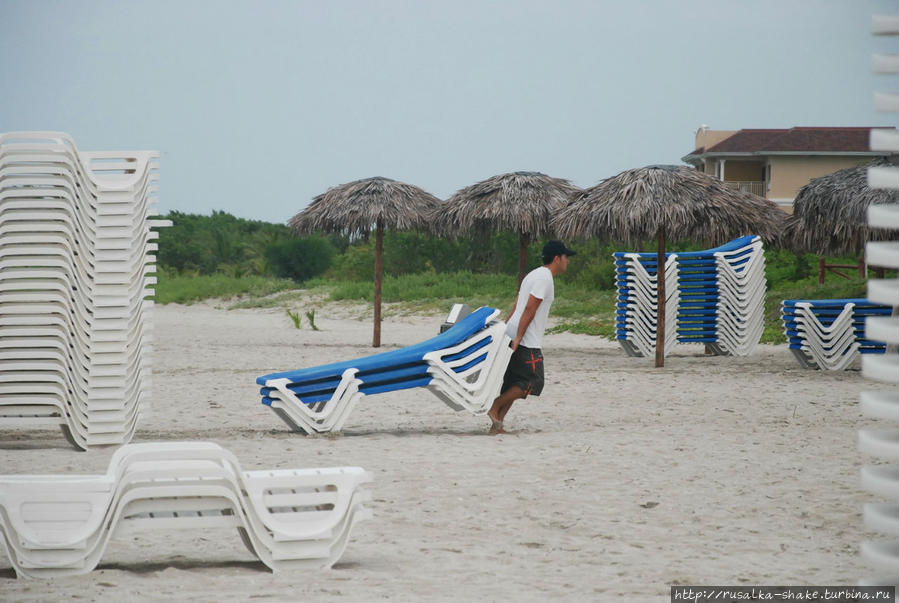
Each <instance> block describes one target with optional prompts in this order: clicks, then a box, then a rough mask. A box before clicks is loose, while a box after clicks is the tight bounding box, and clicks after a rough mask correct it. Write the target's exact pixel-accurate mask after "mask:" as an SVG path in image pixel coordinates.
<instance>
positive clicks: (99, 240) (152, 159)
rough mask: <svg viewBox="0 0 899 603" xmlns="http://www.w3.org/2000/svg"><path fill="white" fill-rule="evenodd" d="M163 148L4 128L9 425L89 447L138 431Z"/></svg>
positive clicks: (2, 268)
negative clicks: (84, 146) (45, 430)
mask: <svg viewBox="0 0 899 603" xmlns="http://www.w3.org/2000/svg"><path fill="white" fill-rule="evenodd" d="M158 156H159V154H158V153H156V152H151V151H138V152H93V153H85V152H79V151H78V149H77V148H76V146H75V143H74V141H73V140H72V139H71V138H70V137H69V136H68V135H66V134H63V133H59V132H11V133H6V134H0V428H9V427H16V428H35V427H47V426H50V425H54V426H55V425H61V426H62V428H63V432H64V433H65V434H66V437H67V438H68V439H69V440H70V441H71V442H72V443H73V444H75V445H76V446H78V447H80V448H88V447H89V446H95V445H117V444H123V443H125V442H128V441H129V440H130V439H131V437H132V436H133V434H134V430H135V426H136V423H137V421H138V417H139V415H140V409H141V404H142V402H143V401H144V400H145V399H146V398H147V397H148V395H149V388H150V384H151V383H150V381H151V380H150V373H151V366H150V355H151V350H152V348H151V343H152V333H151V324H152V323H151V320H150V310H151V307H152V304H153V302H152V301H148V300H145V299H144V298H145V297H147V296H149V295H152V294H153V290H152V286H153V285H154V284H155V283H156V278H155V276H153V273H154V272H155V270H156V268H155V264H154V262H155V256H153V255H152V252H153V251H155V250H156V248H157V246H156V243H154V242H153V241H154V240H155V239H156V238H157V237H158V233H156V232H154V231H152V230H151V228H153V227H159V226H168V225H170V224H171V223H170V222H168V221H163V220H152V219H150V217H151V216H153V215H155V211H154V209H153V208H154V205H155V203H156V201H157V198H156V196H155V194H156V191H157V185H156V183H157V180H158V164H157V158H158Z"/></svg>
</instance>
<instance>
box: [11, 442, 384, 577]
mask: <svg viewBox="0 0 899 603" xmlns="http://www.w3.org/2000/svg"><path fill="white" fill-rule="evenodd" d="M369 481H371V475H370V474H369V473H367V472H365V471H363V470H362V469H360V468H358V467H337V468H326V469H277V470H272V471H249V472H244V471H242V470H241V468H240V465H239V463H238V462H237V460H236V459H235V458H234V456H233V455H232V454H231V453H229V452H228V451H227V450H224V449H222V448H220V447H219V446H217V445H215V444H211V443H206V442H164V443H147V444H131V445H126V446H123V447H122V448H120V449H119V450H118V451H116V453H115V454H114V455H113V458H112V459H111V460H110V463H109V468H108V469H107V472H106V473H105V474H104V475H96V476H74V475H64V476H55V475H44V476H0V540H2V541H3V544H4V547H5V549H6V551H7V554H8V555H9V557H10V560H11V561H12V564H13V567H14V569H15V571H16V573H17V575H18V576H20V577H31V578H49V577H56V576H65V575H76V574H84V573H87V572H90V571H91V570H92V569H93V568H94V567H96V565H97V563H99V561H100V560H101V558H102V557H103V555H104V554H105V551H106V547H107V545H108V543H109V541H110V540H111V539H112V538H120V537H122V536H124V535H130V534H140V533H142V532H144V531H146V530H153V531H155V530H160V529H175V530H195V529H205V528H209V527H232V528H237V530H238V532H239V534H240V535H241V539H242V540H243V542H244V544H246V545H247V547H248V548H249V550H250V551H252V552H254V553H255V554H256V555H257V557H258V558H259V559H260V560H261V561H262V562H263V563H264V564H265V565H266V566H268V567H269V568H270V569H272V570H273V571H280V570H290V569H296V568H310V569H312V568H324V567H330V566H331V565H333V564H334V563H335V562H336V561H337V560H338V559H339V558H340V556H341V555H342V554H343V552H344V550H345V548H346V546H347V543H348V541H349V535H350V532H351V530H352V527H353V526H354V525H355V524H356V523H358V522H359V521H362V520H364V519H368V518H370V517H371V512H370V510H369V509H368V508H367V507H366V506H365V503H366V502H368V501H369V500H370V498H371V497H370V495H369V493H368V491H367V490H365V489H364V488H363V486H364V484H365V483H367V482H369Z"/></svg>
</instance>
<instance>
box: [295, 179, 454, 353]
mask: <svg viewBox="0 0 899 603" xmlns="http://www.w3.org/2000/svg"><path fill="white" fill-rule="evenodd" d="M439 204H440V200H439V199H438V198H437V197H435V196H434V195H432V194H430V193H428V192H425V191H424V190H422V189H420V188H418V187H417V186H413V185H411V184H405V183H403V182H397V181H396V180H391V179H389V178H366V179H364V180H356V181H353V182H348V183H346V184H341V185H339V186H334V187H332V188H329V189H328V190H327V191H325V192H324V193H322V194H321V195H318V196H317V197H315V198H314V199H313V200H312V203H310V204H309V205H308V206H307V207H306V209H304V210H303V211H301V212H300V213H298V214H297V215H295V216H294V217H293V218H291V219H290V221H289V222H288V225H289V226H290V228H291V229H293V230H294V232H296V233H298V234H305V233H312V232H337V233H342V234H347V235H350V236H353V235H360V234H367V233H369V232H370V231H371V229H372V228H374V229H375V237H376V238H375V313H374V314H375V315H374V333H373V335H372V343H371V345H372V346H373V347H376V348H377V347H380V345H381V268H382V266H381V263H382V254H383V251H384V229H386V228H393V229H395V230H415V229H421V230H423V229H425V227H426V226H427V224H428V216H429V215H430V214H431V212H433V211H434V209H435V208H436V207H437V206H438V205H439Z"/></svg>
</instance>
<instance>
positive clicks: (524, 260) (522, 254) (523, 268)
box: [518, 232, 529, 287]
mask: <svg viewBox="0 0 899 603" xmlns="http://www.w3.org/2000/svg"><path fill="white" fill-rule="evenodd" d="M528 239H529V237H528V234H527V233H525V232H522V233H520V234H519V235H518V242H519V247H518V286H519V287H521V281H523V280H524V275H525V274H526V273H527V269H528Z"/></svg>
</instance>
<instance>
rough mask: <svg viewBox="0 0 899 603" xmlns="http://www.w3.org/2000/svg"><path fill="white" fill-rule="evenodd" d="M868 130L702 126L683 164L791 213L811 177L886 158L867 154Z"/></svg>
mask: <svg viewBox="0 0 899 603" xmlns="http://www.w3.org/2000/svg"><path fill="white" fill-rule="evenodd" d="M872 129H875V128H873V127H847V128H823V127H822V128H807V127H806V128H802V127H796V128H787V129H744V130H710V129H709V128H708V127H706V126H702V127H700V128H699V130H697V132H696V145H695V149H694V150H693V151H692V152H690V153H688V154H687V155H685V156H684V157H683V161H684V162H685V163H689V164H690V165H692V166H694V167H695V168H697V169H700V170H702V171H704V172H706V173H707V174H714V175H715V176H717V177H718V178H720V179H721V180H723V181H725V182H728V183H730V184H731V185H732V186H735V187H737V188H740V189H742V190H746V191H749V192H751V193H755V194H757V195H759V196H762V197H766V198H768V199H771V200H772V201H775V202H777V203H778V204H779V205H781V206H782V207H783V208H784V209H786V210H788V211H791V210H792V204H793V199H794V198H795V197H796V194H797V193H798V192H799V189H801V188H802V187H803V186H805V185H806V184H808V182H809V181H810V180H811V179H812V178H817V177H819V176H824V175H826V174H831V173H833V172H835V171H837V170H841V169H843V168H847V167H853V166H856V165H863V164H865V163H868V162H869V161H871V159H873V158H874V157H880V156H883V155H888V153H885V152H882V151H872V150H870V146H869V139H870V136H871V130H872ZM888 129H890V130H893V129H895V128H893V127H889V128H888Z"/></svg>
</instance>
